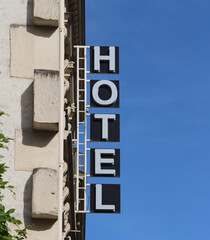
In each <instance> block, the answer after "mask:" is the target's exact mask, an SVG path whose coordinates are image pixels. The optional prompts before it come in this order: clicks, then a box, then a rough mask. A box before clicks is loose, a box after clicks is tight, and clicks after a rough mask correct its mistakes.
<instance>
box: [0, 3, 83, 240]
mask: <svg viewBox="0 0 210 240" xmlns="http://www.w3.org/2000/svg"><path fill="white" fill-rule="evenodd" d="M61 13H63V14H61ZM61 15H62V16H61ZM0 16H1V22H0V29H1V34H0V53H1V54H0V90H1V91H0V110H1V111H4V112H5V113H6V114H8V115H7V116H4V117H2V119H1V122H2V124H3V125H2V126H1V129H2V131H3V132H4V134H5V135H7V136H8V137H10V138H13V139H14V140H13V141H11V142H10V143H9V151H4V152H3V153H1V154H2V155H4V156H5V161H6V164H7V165H8V166H9V170H8V172H7V176H6V177H7V179H8V180H9V182H10V184H12V185H14V187H15V189H14V191H15V192H16V196H15V199H13V197H12V196H11V195H10V194H9V193H8V194H6V195H5V199H4V203H5V205H6V207H7V208H15V209H16V211H15V214H14V215H15V216H16V217H17V218H19V219H20V220H21V221H22V222H23V225H24V226H27V225H31V227H30V228H29V229H28V239H30V240H46V239H50V240H58V239H61V238H62V239H65V238H66V239H78V240H80V239H81V240H83V239H85V213H76V210H75V207H76V206H75V199H76V196H75V194H76V192H75V152H76V150H75V141H74V140H75V138H76V134H77V132H76V131H77V129H76V122H77V119H76V114H75V112H76V106H77V91H76V89H77V83H76V78H77V71H76V66H77V64H79V63H78V62H77V58H76V48H75V46H77V45H85V2H84V0H66V1H65V2H64V6H63V9H62V8H61V6H60V5H59V0H9V1H8V0H2V1H1V7H0ZM59 17H60V21H59ZM62 36H63V38H62ZM62 48H63V51H62ZM82 54H83V53H81V57H82V56H83V55H82ZM83 57H84V56H83ZM62 64H63V65H62ZM61 66H63V69H62V71H61ZM61 72H63V75H61ZM62 76H63V78H62V79H61V77H62ZM62 83H63V86H62V88H61V85H60V84H62ZM81 84H82V83H81ZM80 89H81V86H80ZM60 90H62V92H63V94H61V93H60ZM81 98H84V96H83V95H82V94H81V96H80V99H81ZM61 105H62V108H61V107H60V106H61ZM81 108H82V106H81ZM61 110H62V111H61ZM60 111H61V112H60ZM62 118H63V119H62ZM79 118H80V119H82V118H83V116H82V115H80V116H79ZM62 120H63V121H62ZM59 122H62V123H63V124H62V125H61V124H60V125H59ZM61 129H63V131H61ZM61 132H62V133H61ZM61 171H62V174H61ZM82 174H83V173H82V171H81V172H80V175H81V176H82ZM82 181H83V179H82V177H81V185H82ZM61 184H62V190H60V189H59V187H60V186H61ZM61 194H62V197H61ZM80 204H81V205H82V204H83V203H82V201H81V202H80ZM11 227H12V226H11ZM61 234H62V237H61Z"/></svg>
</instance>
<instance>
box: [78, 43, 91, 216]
mask: <svg viewBox="0 0 210 240" xmlns="http://www.w3.org/2000/svg"><path fill="white" fill-rule="evenodd" d="M75 48H76V52H77V64H76V71H77V109H76V113H77V115H76V116H77V139H76V144H77V148H76V212H77V213H88V211H87V186H88V184H87V49H88V48H90V47H89V46H75ZM81 51H82V56H80V52H81ZM80 62H82V66H80ZM80 72H83V74H82V76H83V78H80ZM82 82H83V83H82ZM83 84H84V85H83ZM81 86H84V88H81ZM81 95H84V99H81ZM81 103H82V104H84V108H82V110H81V109H80V104H81ZM82 104H81V105H82ZM81 116H82V117H81ZM83 116H84V118H83ZM81 118H82V121H81ZM81 126H83V130H82V131H81V130H80V128H81ZM81 146H83V148H82V147H81ZM81 149H82V150H81ZM81 170H83V171H81ZM81 182H83V185H82V186H80V183H81ZM81 193H82V194H81ZM81 195H82V197H81Z"/></svg>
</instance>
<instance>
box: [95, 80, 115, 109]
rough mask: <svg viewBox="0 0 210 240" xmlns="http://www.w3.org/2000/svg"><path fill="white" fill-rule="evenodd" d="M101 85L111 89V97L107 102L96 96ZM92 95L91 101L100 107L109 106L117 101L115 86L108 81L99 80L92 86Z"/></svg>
mask: <svg viewBox="0 0 210 240" xmlns="http://www.w3.org/2000/svg"><path fill="white" fill-rule="evenodd" d="M102 85H107V86H109V88H110V89H111V97H110V98H109V99H107V100H102V99H101V98H100V97H99V95H98V93H99V88H100V86H102ZM92 95H93V99H94V100H95V102H97V103H98V104H100V105H110V104H112V103H114V102H115V101H116V100H117V96H118V92H117V87H116V86H115V84H114V83H113V82H111V81H109V80H100V81H98V82H96V83H95V84H94V86H93V89H92Z"/></svg>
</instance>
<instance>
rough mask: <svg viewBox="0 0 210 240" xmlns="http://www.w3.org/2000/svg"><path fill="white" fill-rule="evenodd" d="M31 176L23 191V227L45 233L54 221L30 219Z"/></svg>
mask: <svg viewBox="0 0 210 240" xmlns="http://www.w3.org/2000/svg"><path fill="white" fill-rule="evenodd" d="M31 213H32V174H31V176H30V177H29V179H28V181H27V182H26V185H25V189H24V209H23V217H24V224H25V226H27V225H31V227H30V228H29V231H31V230H32V231H46V230H48V229H51V228H52V227H53V225H54V224H55V223H56V220H51V219H32V217H31Z"/></svg>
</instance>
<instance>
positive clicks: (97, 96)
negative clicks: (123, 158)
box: [90, 46, 120, 213]
mask: <svg viewBox="0 0 210 240" xmlns="http://www.w3.org/2000/svg"><path fill="white" fill-rule="evenodd" d="M90 73H98V74H108V73H109V74H118V73H119V48H118V47H98V46H95V47H90ZM119 96H120V93H119V81H118V80H114V81H113V80H107V79H106V80H91V81H90V107H93V108H119V106H120V100H119V99H120V97H119ZM90 128H91V130H90V140H91V141H92V142H119V141H120V116H119V114H103V113H100V114H98V113H97V114H91V118H90ZM90 151H91V158H90V167H91V170H90V174H91V176H92V177H119V176H120V150H119V149H111V148H110V149H108V148H103V149H101V148H100V149H91V150H90ZM90 210H91V212H94V213H120V185H117V184H91V200H90Z"/></svg>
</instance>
